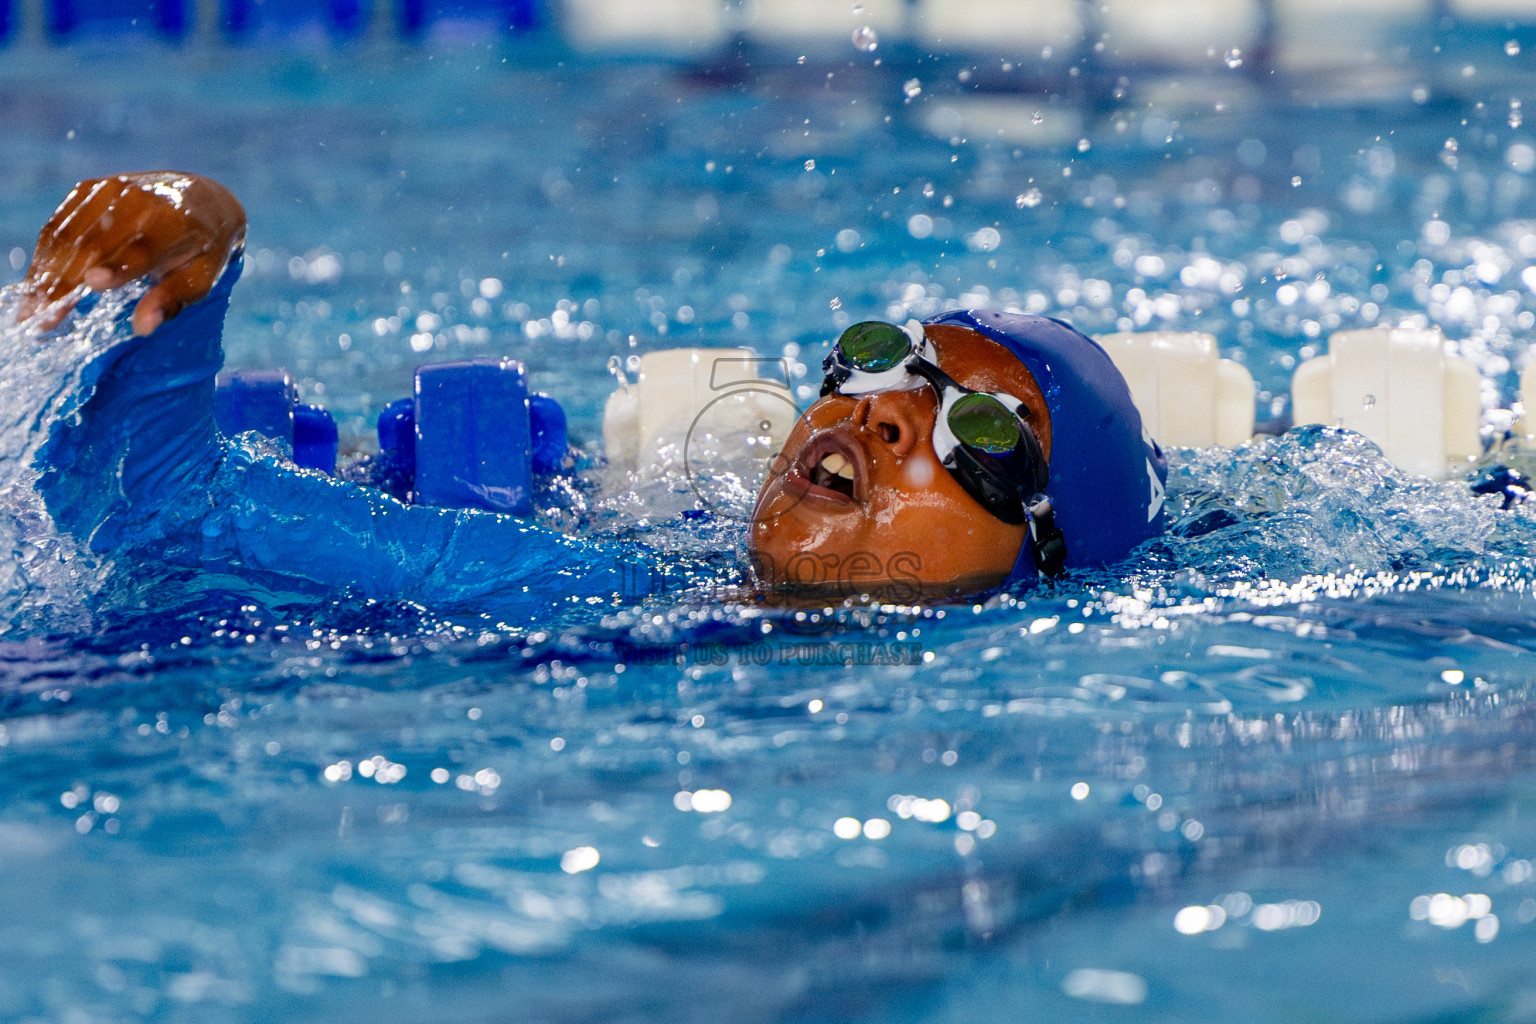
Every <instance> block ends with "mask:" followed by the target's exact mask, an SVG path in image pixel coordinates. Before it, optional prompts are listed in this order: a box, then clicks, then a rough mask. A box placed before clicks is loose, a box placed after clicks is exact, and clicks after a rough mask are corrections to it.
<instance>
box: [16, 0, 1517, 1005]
mask: <svg viewBox="0 0 1536 1024" xmlns="http://www.w3.org/2000/svg"><path fill="white" fill-rule="evenodd" d="M0 38H3V40H4V45H3V48H0V132H3V134H4V137H5V139H6V142H5V145H4V146H3V147H0V180H4V181H5V182H6V185H7V187H6V188H5V189H4V190H3V192H0V255H5V256H8V257H9V258H8V259H4V260H0V280H3V281H4V282H5V283H12V282H14V281H16V280H18V279H19V278H20V276H21V274H22V273H23V272H24V270H25V266H26V262H27V258H28V254H29V252H30V249H31V246H32V242H33V240H34V238H35V234H36V231H37V229H38V227H39V225H41V223H42V222H43V220H44V219H45V218H46V217H47V215H48V213H49V212H50V211H51V210H52V209H53V207H54V206H55V205H56V204H57V203H58V201H59V200H60V199H61V198H62V197H63V195H64V194H65V192H66V191H67V190H68V188H69V186H70V185H71V184H72V183H73V182H74V181H76V180H77V179H80V178H83V177H87V176H92V175H99V174H103V173H107V172H110V171H114V170H120V169H142V168H150V167H165V166H170V167H177V168H184V169H188V170H194V171H199V172H203V173H207V174H211V175H213V176H215V177H217V178H219V179H220V180H222V181H224V182H226V183H227V184H229V185H230V186H231V187H232V188H233V189H234V190H235V192H236V193H237V194H238V195H239V196H240V197H241V198H242V200H243V201H244V202H245V204H246V206H247V209H248V211H249V213H250V216H251V232H250V242H249V250H248V254H247V267H246V271H245V279H244V280H243V281H242V283H241V284H240V285H239V287H238V290H237V292H236V296H235V301H234V306H233V308H232V311H231V315H230V320H229V324H228V328H227V332H226V348H227V353H228V361H229V363H230V364H231V365H233V366H252V367H260V366H273V365H281V366H285V367H287V368H289V369H290V370H291V371H293V372H294V373H295V375H296V377H297V378H298V379H299V382H300V385H301V387H302V389H303V390H304V393H305V397H306V398H307V399H309V400H314V401H319V402H321V403H323V404H325V405H327V406H328V407H330V408H331V409H333V410H334V411H336V412H337V413H338V415H339V416H340V418H341V420H342V426H343V434H344V440H345V441H346V442H347V443H348V444H350V445H352V446H353V447H357V448H366V447H367V446H368V445H369V444H370V443H371V441H370V433H371V430H372V418H373V417H374V416H375V415H376V414H377V412H378V410H379V409H380V408H381V407H382V405H383V404H384V403H385V402H387V401H389V400H391V399H393V398H396V397H399V396H401V395H404V394H407V393H408V391H409V388H410V379H411V370H412V368H413V367H414V366H416V365H418V364H420V363H422V362H426V361H431V360H439V359H447V358H454V357H458V356H465V355H512V356H516V357H517V358H520V359H523V360H525V361H526V362H527V363H528V365H529V367H530V369H531V371H532V373H533V376H534V380H535V383H536V384H537V385H538V386H540V387H542V388H544V389H545V390H548V391H550V392H552V393H554V394H556V395H558V396H559V397H560V398H561V400H562V401H563V402H565V403H566V404H567V407H568V408H569V409H570V410H571V412H572V420H573V427H574V433H575V434H576V436H577V438H578V439H579V440H580V441H581V442H583V443H584V444H585V445H586V446H587V447H588V448H589V449H591V450H593V451H594V452H595V451H596V448H597V438H598V436H599V422H600V412H601V408H602V402H603V400H604V398H605V396H606V394H607V392H608V391H609V390H610V389H611V387H612V378H611V377H610V376H609V375H608V373H607V371H606V369H605V367H606V366H607V364H608V361H609V360H610V359H611V358H612V357H614V356H618V357H620V358H621V359H623V358H627V357H629V356H630V355H633V354H636V353H639V352H644V351H649V350H652V349H657V348H664V347H669V346H672V345H678V344H699V345H735V344H750V345H752V346H754V347H755V348H757V349H758V351H759V352H762V353H764V354H769V355H773V356H779V355H783V356H784V357H785V358H786V359H788V360H789V362H790V364H791V365H792V366H797V367H801V368H803V369H802V371H801V372H803V373H805V374H808V375H809V377H814V374H815V368H816V366H817V365H818V363H819V360H820V357H821V355H822V354H823V353H824V352H825V349H826V345H827V344H828V342H829V340H830V339H831V338H832V337H835V335H836V332H837V331H838V330H840V328H841V327H842V326H845V325H846V324H848V323H850V322H852V321H853V320H855V319H863V318H866V317H870V316H880V317H886V318H893V319H899V318H902V317H905V316H907V315H925V314H927V313H931V312H935V311H937V310H939V309H943V308H948V307H953V306H959V305H991V306H1006V307H1011V308H1018V309H1028V310H1030V311H1034V312H1045V313H1049V314H1051V315H1059V316H1065V317H1067V318H1069V319H1071V320H1072V321H1073V322H1075V323H1077V324H1078V325H1079V326H1080V327H1082V328H1083V329H1084V330H1086V331H1088V332H1089V333H1096V332H1103V331H1108V330H1116V329H1144V328H1152V327H1159V326H1167V327H1175V328H1191V329H1199V330H1207V331H1210V332H1211V333H1213V334H1215V335H1216V336H1217V337H1218V339H1219V340H1220V343H1221V346H1222V352H1223V354H1224V355H1226V356H1228V357H1231V358H1235V359H1239V360H1241V361H1243V362H1244V363H1245V364H1246V365H1247V367H1248V368H1249V369H1250V371H1251V372H1252V373H1253V375H1254V377H1255V380H1256V382H1257V387H1258V392H1257V394H1256V395H1255V401H1256V404H1257V408H1258V411H1259V413H1260V417H1261V418H1264V417H1267V416H1271V415H1283V414H1284V413H1285V411H1286V397H1285V396H1286V391H1287V387H1288V382H1289V377H1290V373H1291V371H1292V370H1293V369H1294V367H1295V365H1296V364H1297V362H1298V360H1300V359H1304V358H1307V357H1308V356H1310V355H1313V354H1315V353H1316V352H1318V351H1320V350H1321V349H1322V346H1323V345H1324V344H1325V342H1326V339H1327V336H1328V335H1329V334H1330V333H1331V332H1332V331H1334V330H1337V329H1341V328H1347V327H1357V326H1367V325H1374V324H1398V323H1408V324H1425V325H1427V324H1434V325H1438V326H1440V327H1441V328H1443V329H1444V330H1445V332H1446V334H1447V336H1448V338H1450V339H1451V340H1452V342H1453V343H1454V345H1455V346H1456V350H1457V351H1458V352H1460V353H1461V354H1463V355H1465V356H1467V357H1468V358H1470V359H1472V360H1473V361H1474V362H1475V363H1476V364H1477V366H1478V368H1479V370H1480V372H1481V374H1482V377H1483V397H1484V404H1485V406H1486V409H1485V417H1484V427H1485V435H1486V437H1487V439H1488V440H1489V441H1490V442H1493V441H1495V440H1496V439H1498V438H1499V437H1500V436H1501V435H1502V432H1503V430H1504V428H1505V427H1507V426H1508V424H1509V417H1508V416H1507V415H1506V414H1503V413H1502V412H1501V410H1503V409H1507V408H1508V407H1509V406H1510V404H1511V403H1512V402H1513V401H1514V399H1515V378H1516V374H1517V372H1518V370H1519V369H1520V368H1521V367H1522V366H1523V365H1524V363H1525V361H1526V360H1527V359H1528V353H1529V347H1530V344H1529V343H1530V336H1531V331H1532V329H1533V328H1536V297H1533V292H1536V216H1533V214H1532V212H1531V211H1532V199H1533V188H1532V179H1531V175H1532V173H1533V171H1536V138H1533V136H1532V133H1531V132H1530V130H1529V129H1528V128H1527V126H1526V124H1525V113H1524V106H1523V104H1524V102H1526V101H1527V100H1528V99H1529V98H1530V96H1529V93H1530V91H1531V90H1530V84H1531V83H1532V82H1533V74H1532V69H1533V64H1532V62H1533V61H1536V6H1533V5H1532V4H1530V3H1512V2H1502V3H1501V2H1492V0H1434V2H1432V0H1422V2H1419V0H1359V2H1351V3H1341V2H1334V0H1245V2H1229V0H1181V2H1178V3H1174V2H1163V0H1135V2H1133V0H1113V2H1100V3H1088V4H1078V3H1070V2H1052V0H970V2H961V0H921V2H912V3H904V2H897V0H884V2H880V0H862V2H854V0H778V2H774V0H760V2H757V3H747V2H728V3H721V2H715V0H656V2H643V0H629V2H618V3H601V2H598V0H567V2H565V3H561V4H551V3H540V2H534V0H516V2H491V0H487V2H484V3H478V4H473V3H463V4H434V3H430V2H420V3H417V2H408V0H402V2H399V3H393V4H391V3H368V2H366V0H332V2H329V3H326V2H309V3H303V2H299V0H289V2H282V3H279V2H276V0H266V2H257V0H249V2H245V0H222V2H218V0H199V2H191V0H187V2H182V3H167V2H163V0H143V2H140V3H134V2H131V0H117V2H109V0H91V2H87V0H72V2H71V0H46V2H40V0H20V2H18V0H9V2H7V0H0ZM809 377H806V378H802V379H801V382H803V381H804V380H808V379H809ZM807 397H808V395H807V394H802V395H801V398H802V399H805V398H807ZM0 405H3V407H4V408H5V409H6V410H9V409H10V408H11V406H10V405H9V404H5V403H0ZM1174 462H1175V466H1174V473H1173V479H1172V481H1171V486H1170V494H1171V495H1172V498H1173V507H1174V512H1175V515H1174V520H1173V522H1174V530H1173V533H1172V535H1171V536H1170V538H1169V540H1168V541H1166V542H1164V543H1163V544H1160V545H1157V546H1155V547H1154V548H1153V549H1151V550H1150V551H1148V552H1147V553H1146V555H1145V557H1144V558H1142V559H1140V560H1138V562H1137V564H1136V565H1134V566H1130V567H1127V568H1126V569H1125V571H1124V572H1121V573H1119V574H1104V575H1102V576H1097V575H1096V576H1084V577H1082V578H1078V579H1073V580H1070V581H1068V582H1066V583H1064V584H1062V585H1060V586H1056V587H1052V588H1046V589H1043V590H1041V591H1039V592H1034V593H1029V594H1024V595H1020V596H1017V597H1013V598H1007V599H1000V600H993V601H989V602H986V603H984V604H980V605H976V606H974V607H973V606H971V605H961V606H943V605H939V606H931V607H923V608H905V607H903V608H896V607H889V606H886V607H881V606H868V605H855V606H850V607H839V608H833V609H829V610H826V611H819V612H816V613H813V614H807V615H803V616H800V617H796V616H794V615H788V616H781V615H774V614H765V613H763V612H761V611H760V610H758V609H756V608H753V607H750V606H747V607H743V606H739V605H735V604H732V603H730V602H729V600H726V601H724V603H723V605H722V600H721V598H720V597H719V595H718V594H715V593H713V592H700V591H697V590H689V589H687V588H686V587H683V588H681V589H678V590H662V591H660V592H657V593H652V594H648V595H638V596H637V597H636V599H635V600H633V601H632V602H630V603H627V604H622V605H620V606H616V607H602V608H591V609H581V608H576V609H572V608H559V609H556V608H552V609H551V613H550V619H549V621H548V622H547V623H544V624H541V626H540V628H538V629H535V630H521V629H506V628H501V627H498V625H497V624H496V623H494V622H482V621H477V620H474V619H473V618H469V619H464V618H457V619H453V620H447V619H445V618H444V617H442V616H440V615H438V614H436V613H435V612H434V610H433V609H431V608H414V607H390V608H380V607H360V606H357V605H356V604H353V603H349V602H348V601H346V600H345V599H344V598H342V599H339V600H338V601H337V602H336V603H335V604H334V606H329V607H324V608H315V609H309V610H307V611H304V612H303V613H299V612H294V611H291V610H290V611H277V612H274V610H272V609H269V608H266V607H264V606H263V605H262V603H261V599H260V595H253V596H252V599H251V603H250V604H246V605H240V606H238V607H222V606H221V607H219V608H214V609H203V610H190V611H182V612H179V613H176V614H174V615H168V616H163V617H161V619H159V620H155V617H154V616H153V615H151V616H146V617H138V618H135V617H128V618H126V619H120V620H119V619H113V620H106V621H93V622H92V623H91V624H90V628H89V629H83V630H79V631H75V632H66V631H56V632H53V633H44V634H41V635H39V634H38V633H36V632H35V631H29V630H26V629H22V628H20V626H19V625H18V623H15V622H11V623H7V624H6V631H5V633H6V639H5V641H4V642H3V643H0V793H3V794H4V795H3V796H0V950H3V951H4V956H3V957H0V1019H4V1020H7V1021H11V1020H14V1021H27V1022H32V1021H39V1022H40V1021H70V1022H74V1021H113V1022H116V1021H273V1020H281V1021H310V1020H313V1021H321V1020H326V1021H331V1020H350V1019H360V1018H364V1017H367V1018H370V1019H375V1020H379V1021H437V1020H442V1019H443V1018H444V1017H445V1016H449V1015H452V1016H453V1017H454V1018H456V1019H461V1020H466V1021H503V1020H505V1021H512V1020H516V1021H578V1020H593V1021H598V1020H601V1021H660V1020H666V1021H710V1022H713V1021H720V1020H730V1021H743V1022H747V1021H834V1020H836V1021H843V1020H878V1021H949V1020H955V1021H958V1020H962V1019H973V1018H975V1017H977V1016H981V1015H986V1016H988V1017H991V1018H995V1019H1000V1020H1023V1019H1034V1018H1042V1019H1050V1020H1072V1019H1082V1020H1104V1019H1118V1018H1125V1019H1134V1020H1138V1021H1176V1020H1189V1019H1196V1018H1198V1019H1221V1020H1226V1019H1243V1020H1253V1021H1271V1020H1273V1021H1294V1020H1297V1019H1321V1020H1348V1021H1418V1020H1424V1021H1429V1020H1500V1021H1506V1020H1507V1021H1524V1020H1532V1019H1536V983H1533V982H1532V980H1531V974H1530V970H1529V965H1530V963H1531V962H1532V954H1533V952H1536V872H1533V869H1532V862H1533V860H1536V819H1533V817H1531V816H1528V815H1527V813H1526V812H1527V811H1530V810H1531V809H1532V806H1533V805H1532V800H1533V798H1536V755H1533V747H1532V731H1533V725H1536V689H1533V684H1532V678H1531V676H1532V674H1531V671H1530V664H1531V649H1532V631H1531V628H1530V623H1531V621H1532V610H1533V609H1532V604H1531V598H1530V596H1529V595H1530V592H1531V587H1532V585H1533V583H1536V566H1533V564H1532V563H1531V561H1530V554H1531V552H1532V551H1533V550H1536V547H1533V543H1536V518H1533V516H1532V515H1531V514H1530V513H1529V512H1528V511H1526V510H1524V509H1514V510H1509V511H1502V510H1500V509H1499V508H1498V502H1497V501H1496V500H1495V499H1489V498H1475V497H1473V496H1472V495H1471V494H1470V492H1469V491H1468V490H1467V488H1466V487H1465V485H1464V484H1463V483H1460V482H1456V481H1452V482H1448V483H1442V484H1432V483H1429V482H1427V481H1422V480H1417V479H1415V478H1410V477H1406V476H1404V475H1403V474H1401V473H1399V472H1397V471H1395V470H1394V469H1392V467H1390V466H1389V465H1388V464H1387V463H1386V462H1385V461H1384V460H1382V459H1381V458H1380V457H1379V455H1377V454H1376V453H1375V452H1374V450H1373V449H1371V447H1370V446H1369V445H1368V444H1365V443H1363V442H1361V441H1360V440H1359V439H1358V438H1352V437H1347V436H1339V435H1335V434H1330V433H1329V432H1326V431H1311V432H1308V431H1299V432H1294V433H1292V434H1291V435H1288V436H1287V437H1284V438H1280V439H1277V440H1271V441H1267V442H1263V443H1257V444H1255V445H1252V446H1248V447H1245V448H1244V449H1241V450H1240V451H1238V452H1236V453H1228V452H1220V451H1208V452H1194V451H1184V452H1177V453H1175V459H1174ZM675 490H677V488H668V487H665V486H663V487H661V488H660V490H659V491H658V490H651V491H645V490H641V491H637V492H635V493H634V494H631V495H629V496H628V497H620V498H618V499H614V500H613V501H612V502H610V505H609V506H607V507H606V508H601V509H596V511H602V512H603V513H604V514H606V515H607V516H608V517H609V518H608V519H607V520H605V521H604V522H605V523H606V524H607V525H606V526H603V527H602V528H603V529H607V530H610V531H612V532H615V533H617V534H619V535H621V536H622V535H626V534H625V531H626V530H627V531H631V532H633V533H635V534H636V535H640V536H643V537H645V538H646V539H647V540H648V541H649V542H651V543H653V544H657V545H659V546H662V547H666V546H668V545H671V546H673V547H675V548H677V549H679V550H680V551H682V552H684V553H688V552H694V553H697V552H699V551H701V550H702V551H711V550H717V551H718V550H725V551H730V550H732V549H733V547H734V545H735V544H736V541H737V540H738V538H734V537H732V536H730V535H729V534H728V533H725V534H722V533H719V532H710V531H703V532H700V531H698V530H693V529H690V530H681V529H678V528H677V526H676V524H675V523H673V522H672V521H671V520H669V519H665V518H662V517H653V516H652V514H651V512H650V509H651V508H652V507H653V506H660V505H664V504H666V503H667V502H673V503H675V502H676V501H677V500H678V498H677V495H676V494H674V493H673V491H675ZM684 500H686V496H684ZM653 518H655V519H657V521H652V520H653ZM28 557H29V553H28V552H26V551H23V550H15V551H11V552H9V553H8V556H7V569H8V571H7V573H6V576H5V580H6V586H7V587H11V588H14V587H15V586H17V585H18V584H16V583H15V579H14V577H16V575H17V574H16V573H14V572H11V571H10V570H11V569H13V568H14V567H15V566H16V565H19V564H21V563H23V562H24V561H25V560H26V559H27V558H28ZM684 582H686V581H684ZM8 596H9V595H8ZM90 596H91V595H88V594H73V595H72V594H52V593H50V594H47V595H44V597H46V598H47V599H48V600H58V601H61V602H63V601H67V600H68V599H70V598H77V599H80V600H82V601H83V600H85V599H87V598H89V597H90ZM152 620H154V621H152ZM684 645H686V646H684ZM839 645H840V646H839ZM909 649H910V650H915V652H916V658H915V663H910V664H909V663H906V661H905V655H904V654H902V653H899V652H905V651H908V650H909ZM850 651H852V652H854V654H855V656H856V657H863V658H864V660H866V661H870V660H881V659H883V661H884V663H878V664H864V665H856V666H854V667H851V668H844V667H842V666H841V665H838V666H828V665H825V664H817V661H818V660H819V659H824V658H826V657H829V656H831V657H834V658H835V659H836V660H840V658H841V655H843V654H847V653H848V652H850ZM858 652H863V653H862V654H860V653H858ZM877 655H878V658H877Z"/></svg>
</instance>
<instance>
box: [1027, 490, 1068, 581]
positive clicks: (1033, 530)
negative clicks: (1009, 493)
mask: <svg viewBox="0 0 1536 1024" xmlns="http://www.w3.org/2000/svg"><path fill="white" fill-rule="evenodd" d="M1029 545H1030V551H1031V553H1033V554H1034V556H1035V568H1036V569H1037V570H1039V572H1040V575H1042V576H1046V577H1049V578H1051V579H1055V578H1056V577H1058V576H1060V575H1061V574H1062V573H1063V572H1065V571H1066V564H1067V538H1066V537H1065V536H1064V535H1063V534H1062V532H1061V527H1059V526H1057V525H1056V511H1055V510H1054V509H1053V508H1051V499H1050V498H1047V497H1046V496H1045V495H1044V494H1036V495H1035V496H1034V497H1032V498H1030V499H1029Z"/></svg>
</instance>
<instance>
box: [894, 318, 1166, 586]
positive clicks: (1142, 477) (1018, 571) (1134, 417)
mask: <svg viewBox="0 0 1536 1024" xmlns="http://www.w3.org/2000/svg"><path fill="white" fill-rule="evenodd" d="M923 323H924V324H946V325H953V326H956V327H968V328H970V329H971V330H973V331H976V332H978V333H980V334H981V335H982V336H984V337H987V338H990V339H991V340H993V341H995V342H997V343H999V344H1000V345H1004V346H1006V347H1007V349H1008V350H1009V351H1010V352H1012V353H1013V354H1014V355H1015V356H1017V357H1018V358H1019V361H1020V362H1021V363H1023V364H1024V367H1025V369H1027V370H1029V372H1030V373H1031V374H1032V375H1033V376H1034V378H1035V381H1036V383H1038V384H1039V385H1040V390H1041V391H1042V392H1044V393H1045V404H1046V407H1047V408H1048V409H1049V410H1050V413H1051V458H1050V463H1051V475H1050V482H1049V483H1048V484H1047V485H1046V489H1045V493H1046V496H1047V497H1049V498H1050V499H1051V507H1052V508H1053V510H1054V511H1055V518H1056V526H1057V528H1059V529H1060V530H1061V532H1062V535H1063V537H1064V538H1065V540H1066V545H1067V557H1066V562H1065V567H1066V568H1069V569H1070V568H1079V567H1095V566H1102V565H1108V564H1109V563H1111V562H1118V561H1120V560H1121V559H1122V558H1124V557H1125V556H1126V555H1128V554H1130V552H1131V551H1132V549H1134V548H1135V547H1136V546H1137V545H1138V544H1140V543H1142V542H1143V541H1145V540H1148V539H1149V538H1152V537H1156V536H1158V535H1159V534H1161V533H1162V532H1163V487H1164V485H1165V484H1166V483H1167V480H1168V467H1167V463H1166V462H1165V460H1164V459H1163V452H1162V449H1160V448H1159V447H1158V446H1157V444H1156V442H1154V441H1153V440H1152V438H1151V437H1150V436H1148V435H1147V433H1146V431H1145V430H1144V429H1143V428H1142V425H1141V413H1140V412H1139V411H1137V409H1136V405H1135V403H1134V402H1132V401H1131V391H1130V388H1129V387H1127V386H1126V383H1125V378H1124V377H1123V376H1121V375H1120V371H1119V370H1117V369H1116V368H1115V364H1114V363H1112V362H1110V359H1109V356H1107V355H1105V354H1104V350H1103V349H1101V348H1099V346H1098V344H1097V343H1096V342H1095V341H1094V340H1093V339H1092V338H1089V337H1088V336H1087V335H1085V334H1082V333H1081V332H1079V331H1078V330H1077V329H1075V328H1074V327H1072V326H1071V325H1070V324H1067V323H1064V322H1062V321H1060V320H1055V319H1051V318H1050V317H1043V316H1026V315H1024V314H1022V313H997V312H993V311H991V310H981V309H961V310H954V311H952V312H949V313H940V314H939V315H938V316H934V317H930V318H929V319H927V320H925V321H923ZM1038 574H1039V570H1038V569H1037V568H1036V566H1035V557H1034V550H1033V545H1032V544H1030V543H1029V542H1028V541H1026V542H1025V543H1024V546H1023V549H1022V550H1020V552H1019V558H1018V561H1017V562H1015V563H1014V566H1013V572H1011V573H1010V574H1009V576H1008V581H1007V582H1008V584H1013V583H1017V582H1019V581H1021V580H1030V579H1034V578H1035V577H1036V576H1037V575H1038Z"/></svg>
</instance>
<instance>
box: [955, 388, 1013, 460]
mask: <svg viewBox="0 0 1536 1024" xmlns="http://www.w3.org/2000/svg"><path fill="white" fill-rule="evenodd" d="M949 429H950V430H951V431H952V432H953V433H954V435H955V439H956V440H958V441H959V442H960V443H961V444H964V445H968V446H969V447H971V448H979V449H980V450H981V451H984V452H987V453H989V454H991V455H1004V454H1006V453H1008V452H1011V451H1013V450H1014V449H1015V448H1017V447H1018V445H1019V442H1020V441H1021V440H1022V439H1023V435H1022V434H1021V433H1020V430H1019V421H1018V417H1016V416H1014V414H1013V413H1011V412H1009V411H1008V409H1007V408H1006V407H1005V406H1004V405H1003V403H1002V402H999V401H998V400H997V399H995V398H993V397H992V396H991V395H981V394H969V395H965V396H963V397H962V398H961V399H960V400H959V401H957V402H956V403H955V404H954V405H953V406H951V407H950V410H949Z"/></svg>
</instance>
